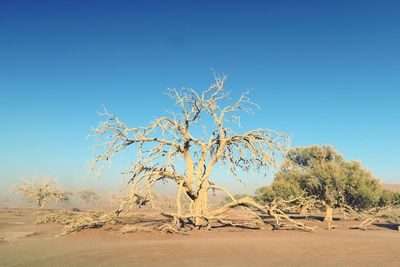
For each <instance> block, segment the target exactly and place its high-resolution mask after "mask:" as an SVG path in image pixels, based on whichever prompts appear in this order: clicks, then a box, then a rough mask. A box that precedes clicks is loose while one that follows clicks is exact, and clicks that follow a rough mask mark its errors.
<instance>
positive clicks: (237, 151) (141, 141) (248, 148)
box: [92, 76, 287, 227]
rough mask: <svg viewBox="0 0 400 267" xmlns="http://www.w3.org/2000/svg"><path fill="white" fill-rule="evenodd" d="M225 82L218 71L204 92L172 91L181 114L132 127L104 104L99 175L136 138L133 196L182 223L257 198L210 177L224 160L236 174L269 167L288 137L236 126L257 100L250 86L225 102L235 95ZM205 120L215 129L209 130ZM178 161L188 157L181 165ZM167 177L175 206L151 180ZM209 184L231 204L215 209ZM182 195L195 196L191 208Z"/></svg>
mask: <svg viewBox="0 0 400 267" xmlns="http://www.w3.org/2000/svg"><path fill="white" fill-rule="evenodd" d="M225 81H226V77H225V76H224V77H215V82H214V83H212V84H211V85H210V87H209V88H207V89H205V90H204V91H202V92H198V91H196V90H194V89H183V90H177V89H171V90H169V95H170V97H171V98H172V99H173V101H174V102H175V104H176V105H177V106H178V108H179V110H180V113H179V114H173V115H171V116H166V117H161V118H159V119H156V120H155V121H153V122H152V123H150V124H149V125H148V126H145V127H133V128H131V127H129V126H127V125H126V124H125V123H123V122H122V121H121V120H120V119H119V118H118V117H117V116H116V115H114V114H110V113H108V112H107V111H105V112H104V113H102V115H103V116H105V121H104V122H102V123H101V124H100V125H99V127H98V128H96V129H95V130H94V134H95V135H96V136H97V137H98V138H99V139H100V140H103V141H104V143H100V144H99V147H100V148H101V150H100V151H99V154H98V155H97V156H96V158H95V160H94V161H93V165H92V166H93V167H95V166H96V165H99V164H100V165H99V169H98V174H99V175H100V174H101V173H102V172H103V170H104V168H105V166H107V165H108V164H109V162H110V160H111V158H112V157H113V156H114V155H115V154H117V153H120V152H122V151H124V150H126V149H127V148H129V147H131V146H133V145H136V148H137V152H138V153H137V162H136V163H135V164H133V165H132V167H131V168H130V169H129V170H128V174H129V175H130V179H129V183H132V185H131V190H130V192H131V200H134V201H135V202H136V203H137V204H138V205H144V204H146V203H147V202H150V203H151V205H153V207H154V208H155V209H157V210H160V212H161V213H162V214H163V215H165V216H167V217H170V218H174V220H175V221H178V222H179V223H180V224H183V223H184V222H188V223H193V224H194V225H195V226H196V227H205V226H209V221H210V219H212V218H218V216H220V215H221V214H222V213H225V212H226V211H227V210H229V209H230V208H233V207H235V206H249V205H250V206H251V205H253V204H256V203H255V202H254V203H253V202H252V200H251V199H250V198H243V199H236V198H235V197H234V196H233V195H232V194H231V193H230V192H229V191H228V190H227V189H226V188H223V187H221V186H219V185H217V182H218V178H219V177H214V176H213V170H214V168H215V167H216V166H217V165H218V164H220V165H221V166H226V167H227V168H228V169H229V170H230V172H231V173H232V174H233V175H236V176H239V175H240V173H241V172H242V171H244V172H247V171H250V170H252V169H253V170H258V171H267V170H268V168H269V167H276V166H277V162H278V159H279V157H280V155H282V153H285V151H286V148H287V145H286V144H287V136H286V135H285V134H281V133H278V132H275V131H272V130H269V129H255V130H251V131H248V132H245V133H238V132H236V131H235V130H234V127H235V126H234V125H235V123H237V122H239V121H240V117H239V116H238V115H237V112H238V111H246V112H250V111H251V109H250V106H257V105H256V104H255V103H253V102H251V101H250V99H249V97H248V93H245V94H243V95H242V96H241V97H240V98H239V100H238V101H236V102H233V104H231V105H227V102H228V101H229V99H230V97H229V93H227V92H226V91H225V90H224V85H225ZM228 125H231V126H228ZM205 127H211V130H210V131H206V130H204V129H205ZM201 132H203V134H199V133H201ZM179 162H183V166H184V168H183V169H182V168H181V167H180V164H179ZM167 181H171V182H173V183H174V184H175V186H176V188H177V195H176V203H177V205H176V206H177V210H176V212H175V213H167V212H165V211H163V210H162V209H161V208H160V207H157V206H156V205H155V203H154V202H153V201H152V200H153V199H154V197H153V193H152V190H153V187H154V185H156V184H157V183H159V182H167ZM210 190H220V191H223V192H225V193H226V194H227V195H228V196H229V198H230V200H231V203H230V204H227V206H225V207H223V208H220V209H217V210H213V211H210V210H209V205H208V193H209V191H210ZM183 198H187V199H188V200H189V201H190V208H189V210H183V208H182V199H183ZM249 212H250V213H252V212H251V211H250V210H249Z"/></svg>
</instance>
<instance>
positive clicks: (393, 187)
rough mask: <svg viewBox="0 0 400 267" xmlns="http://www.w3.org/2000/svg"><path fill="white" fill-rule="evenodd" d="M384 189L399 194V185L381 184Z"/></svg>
mask: <svg viewBox="0 0 400 267" xmlns="http://www.w3.org/2000/svg"><path fill="white" fill-rule="evenodd" d="M382 185H383V187H384V188H386V189H389V190H393V191H396V192H400V184H385V183H384V184H382Z"/></svg>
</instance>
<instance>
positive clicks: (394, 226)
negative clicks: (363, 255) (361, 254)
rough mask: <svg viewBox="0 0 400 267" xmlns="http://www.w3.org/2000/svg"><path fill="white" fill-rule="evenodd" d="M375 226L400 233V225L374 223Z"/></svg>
mask: <svg viewBox="0 0 400 267" xmlns="http://www.w3.org/2000/svg"><path fill="white" fill-rule="evenodd" d="M373 225H374V226H377V227H380V228H385V229H389V230H393V231H399V227H400V225H399V224H397V223H374V224H373Z"/></svg>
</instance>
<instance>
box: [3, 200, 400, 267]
mask: <svg viewBox="0 0 400 267" xmlns="http://www.w3.org/2000/svg"><path fill="white" fill-rule="evenodd" d="M34 221H35V216H34V211H32V210H29V209H8V208H1V209H0V266H174V267H176V266H185V267H191V266H207V267H211V266H324V267H328V266H396V267H398V266H400V234H399V233H398V231H397V226H391V225H375V226H372V227H371V230H368V231H360V230H352V229H349V228H350V227H351V226H352V225H354V224H356V223H355V222H336V224H337V226H338V228H337V229H335V230H331V231H328V230H327V229H326V225H325V224H324V223H322V222H318V221H310V222H309V223H310V224H313V225H315V226H318V228H317V229H316V232H315V233H305V232H298V231H268V230H261V231H252V230H237V229H231V228H226V229H219V230H213V231H197V232H192V233H190V234H189V235H188V236H183V235H176V234H175V235H174V234H165V233H131V234H122V233H121V232H120V231H117V230H116V229H112V228H111V229H107V228H105V229H89V230H84V231H81V232H79V233H74V234H71V235H67V236H61V237H55V236H56V235H57V234H59V233H60V232H61V231H62V228H63V226H60V225H56V224H46V225H36V224H35V223H34Z"/></svg>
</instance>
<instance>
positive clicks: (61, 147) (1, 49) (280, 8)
mask: <svg viewBox="0 0 400 267" xmlns="http://www.w3.org/2000/svg"><path fill="white" fill-rule="evenodd" d="M399 3H400V2H399V1H365V0H364V1H297V0H293V1H240V2H239V1H226V2H224V1H196V3H195V1H26V2H23V1H16V0H10V1H4V0H3V1H1V2H0V92H1V96H0V112H1V114H2V115H3V117H2V123H1V131H0V162H1V165H0V187H1V188H3V191H4V190H9V188H10V186H11V185H12V184H13V183H15V181H16V180H17V179H18V178H20V177H27V178H30V177H35V176H40V175H49V176H53V177H58V178H59V179H60V181H61V182H62V183H63V184H64V185H67V186H71V187H74V186H75V187H78V186H80V184H79V183H80V182H81V181H85V183H86V185H89V186H90V185H92V184H96V183H97V184H99V185H110V184H112V183H114V184H117V185H118V184H119V183H120V179H119V177H118V172H119V171H121V169H122V167H123V165H124V164H122V163H121V164H119V163H116V164H115V165H114V166H113V167H112V169H111V170H110V171H109V172H108V174H107V175H106V177H104V179H103V180H101V181H99V182H96V181H93V180H92V179H90V178H85V177H86V176H85V168H84V167H85V164H86V162H87V161H88V160H90V159H91V157H92V154H91V152H90V150H89V149H88V147H89V146H90V144H91V141H88V140H85V137H86V135H87V134H88V133H89V130H90V127H91V126H95V125H97V123H98V122H99V117H98V116H97V114H96V111H99V110H101V107H102V105H105V106H106V107H107V108H108V109H109V110H110V111H112V112H114V113H117V114H119V115H120V116H121V117H122V118H123V119H125V120H127V121H128V122H129V123H130V124H131V125H132V126H138V125H143V124H145V123H147V122H149V121H150V120H152V119H154V118H155V117H157V116H159V115H162V114H163V113H164V111H166V110H171V109H173V106H172V104H171V103H170V102H168V98H167V97H166V96H165V95H163V93H164V92H165V90H166V88H167V87H182V86H188V87H195V88H204V87H205V86H207V85H208V84H209V82H210V81H211V78H212V73H211V71H210V68H214V69H215V70H216V71H217V72H219V73H225V74H228V75H229V77H230V79H229V82H228V88H229V89H230V90H232V92H233V94H234V95H238V94H239V93H240V92H242V91H244V90H245V89H251V96H252V99H253V100H255V101H256V102H258V103H259V104H260V105H261V106H262V110H260V111H257V112H256V114H255V115H254V116H251V117H245V119H244V121H243V126H244V130H246V129H250V128H253V127H266V128H272V129H275V130H280V131H284V132H287V133H290V134H291V135H292V141H293V145H295V146H297V145H310V144H332V145H334V146H335V147H336V148H337V149H338V150H339V151H340V152H342V153H343V154H344V155H345V157H346V158H348V159H357V160H361V161H362V162H363V163H364V165H365V166H366V167H368V168H370V169H371V170H372V171H373V172H374V173H375V174H376V175H377V176H379V177H380V178H381V179H382V180H384V181H386V182H392V183H395V182H400V171H399V166H400V156H399V151H400V140H399V137H400V123H399V122H400V106H399V100H400V49H399V48H400V16H399V13H400V4H399ZM268 181H269V180H268V178H267V179H257V180H251V181H250V184H249V187H250V188H255V187H257V186H259V185H262V184H266V183H267V182H268ZM0 191H1V190H0Z"/></svg>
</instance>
